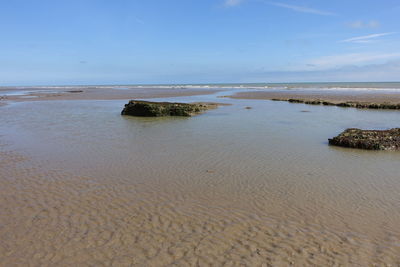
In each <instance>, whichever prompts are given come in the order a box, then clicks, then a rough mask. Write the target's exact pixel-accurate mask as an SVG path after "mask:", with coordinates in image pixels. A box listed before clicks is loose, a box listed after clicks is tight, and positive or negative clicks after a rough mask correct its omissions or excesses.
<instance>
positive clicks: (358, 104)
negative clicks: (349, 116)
mask: <svg viewBox="0 0 400 267" xmlns="http://www.w3.org/2000/svg"><path fill="white" fill-rule="evenodd" d="M271 100H272V101H288V102H290V103H303V104H308V105H324V106H338V107H343V108H359V109H366V108H369V109H400V103H371V102H355V101H347V102H339V103H337V102H329V101H327V100H318V99H317V100H313V99H311V100H307V99H298V98H289V99H284V98H282V99H280V98H273V99H271Z"/></svg>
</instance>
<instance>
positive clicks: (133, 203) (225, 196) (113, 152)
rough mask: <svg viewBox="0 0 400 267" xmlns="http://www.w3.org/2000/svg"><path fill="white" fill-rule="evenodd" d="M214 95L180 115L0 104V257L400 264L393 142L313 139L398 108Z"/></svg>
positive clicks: (107, 106) (390, 116)
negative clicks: (337, 144) (347, 143)
mask: <svg viewBox="0 0 400 267" xmlns="http://www.w3.org/2000/svg"><path fill="white" fill-rule="evenodd" d="M187 99H190V97H187V98H185V97H183V98H172V99H171V101H179V100H187ZM197 100H199V98H196V101H197ZM205 100H207V101H208V100H210V99H209V98H207V97H205ZM221 101H225V102H227V103H232V105H231V106H221V107H219V108H218V109H215V110H210V111H208V112H207V113H205V114H203V115H200V116H197V117H193V118H189V119H187V118H163V119H160V118H156V119H149V118H134V117H129V118H126V117H121V116H120V115H119V112H120V110H121V108H122V107H123V104H124V103H125V102H126V101H125V100H123V101H119V100H113V101H86V100H85V101H44V102H34V101H33V102H20V103H10V104H9V105H6V106H3V107H1V109H0V114H1V116H2V118H5V119H4V121H3V123H2V125H1V126H0V137H1V139H0V140H1V141H0V240H1V241H0V265H1V266H25V265H30V266H71V265H73V266H208V265H212V266H291V265H292V266H341V265H342V266H397V265H399V264H400V246H399V244H400V231H399V227H398V226H399V225H400V210H399V207H400V205H399V203H400V197H399V194H398V192H399V191H398V190H399V189H400V181H399V179H398V178H399V176H398V160H399V159H400V155H399V154H398V153H396V152H393V153H392V152H389V153H380V152H373V153H370V152H365V151H357V150H352V149H347V150H346V149H342V148H331V147H329V146H327V144H326V141H324V140H327V138H328V137H331V136H333V135H334V134H336V132H335V131H337V132H338V131H339V130H340V129H341V128H343V127H344V126H345V125H347V124H359V125H354V126H365V127H366V126H370V125H372V124H374V123H375V122H376V121H377V120H378V118H382V119H381V120H380V121H379V123H378V124H377V125H378V126H379V127H387V126H389V125H390V124H393V123H400V119H399V118H398V112H397V111H365V110H363V111H361V110H355V109H353V110H346V109H336V108H333V109H332V107H319V106H307V109H309V111H310V112H307V113H302V112H300V111H301V110H302V109H304V107H300V106H299V105H291V104H289V103H285V102H273V101H257V100H232V99H224V100H221ZM248 106H251V107H252V109H250V110H249V109H245V107H248ZM50 111H51V112H50ZM344 115H346V116H344ZM382 115H385V116H382ZM315 127H319V128H318V131H315ZM332 132H333V133H332Z"/></svg>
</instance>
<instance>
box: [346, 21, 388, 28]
mask: <svg viewBox="0 0 400 267" xmlns="http://www.w3.org/2000/svg"><path fill="white" fill-rule="evenodd" d="M380 25H381V24H380V22H379V21H376V20H371V21H368V22H367V21H366V22H364V21H362V20H356V21H353V22H350V23H348V24H347V26H349V27H350V28H353V29H375V28H378V27H379V26H380Z"/></svg>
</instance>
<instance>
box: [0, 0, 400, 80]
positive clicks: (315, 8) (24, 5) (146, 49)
mask: <svg viewBox="0 0 400 267" xmlns="http://www.w3.org/2000/svg"><path fill="white" fill-rule="evenodd" d="M399 14H400V2H399V1H398V0H381V1H376V0H346V1H345V0H335V1H326V0H300V1H294V0H282V1H281V0H272V1H269V0H202V1H200V0H196V1H195V0H169V1H165V0H146V1H144V0H142V1H138V0H113V1H109V0H79V1H77V0H68V1H64V0H58V1H54V0H51V1H50V0H37V1H31V0H13V1H6V0H0V30H1V31H0V32H1V36H2V38H1V41H0V62H1V64H0V85H40V84H42V85H51V84H143V83H144V84H146V83H151V84H154V83H231V82H238V83H243V82H305V81H310V82H321V81H400V19H399Z"/></svg>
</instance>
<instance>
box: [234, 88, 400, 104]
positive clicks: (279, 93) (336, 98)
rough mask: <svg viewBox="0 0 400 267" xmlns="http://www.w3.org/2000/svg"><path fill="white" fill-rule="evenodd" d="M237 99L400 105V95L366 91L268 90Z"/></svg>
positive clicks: (238, 96)
mask: <svg viewBox="0 0 400 267" xmlns="http://www.w3.org/2000/svg"><path fill="white" fill-rule="evenodd" d="M230 97H231V98H235V99H266V100H272V99H279V100H287V99H299V100H322V101H327V102H332V103H341V102H348V101H349V102H363V103H378V104H383V103H392V104H400V93H392V92H391V93H385V92H365V91H350V92H340V91H333V90H332V91H328V90H326V91H322V90H320V91H319V92H316V91H307V90H302V91H291V90H266V91H258V92H257V91H249V92H240V93H237V94H235V95H232V96H230Z"/></svg>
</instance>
